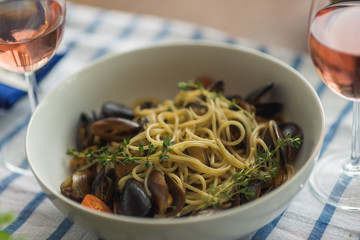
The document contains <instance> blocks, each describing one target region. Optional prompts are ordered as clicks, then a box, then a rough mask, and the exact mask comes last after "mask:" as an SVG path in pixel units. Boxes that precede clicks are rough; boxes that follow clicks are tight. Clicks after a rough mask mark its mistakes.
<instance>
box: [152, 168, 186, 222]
mask: <svg viewBox="0 0 360 240" xmlns="http://www.w3.org/2000/svg"><path fill="white" fill-rule="evenodd" d="M146 184H147V187H148V189H149V191H150V193H151V197H152V199H153V202H154V204H155V207H156V212H157V214H159V215H165V216H175V215H176V214H177V213H179V212H180V211H181V209H182V208H183V207H184V205H185V194H184V192H183V191H182V189H180V187H179V186H178V185H177V184H176V183H175V182H174V181H173V180H172V179H171V178H170V177H169V176H168V175H166V174H164V173H162V172H160V171H157V170H155V171H152V172H151V173H150V175H149V178H148V180H147V183H146Z"/></svg>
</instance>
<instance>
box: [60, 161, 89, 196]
mask: <svg viewBox="0 0 360 240" xmlns="http://www.w3.org/2000/svg"><path fill="white" fill-rule="evenodd" d="M95 176H96V167H95V165H94V164H89V165H87V166H86V167H83V168H81V169H79V170H77V171H76V172H75V173H74V174H73V175H72V176H70V177H68V178H67V179H66V180H65V181H64V182H62V183H61V185H60V191H61V193H62V194H63V195H64V196H66V197H68V198H70V199H73V200H75V201H77V202H81V201H82V199H83V198H84V197H85V195H86V194H88V193H90V192H91V185H92V183H93V181H94V179H95Z"/></svg>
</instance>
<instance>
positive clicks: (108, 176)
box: [91, 166, 116, 206]
mask: <svg viewBox="0 0 360 240" xmlns="http://www.w3.org/2000/svg"><path fill="white" fill-rule="evenodd" d="M115 185H116V174H115V168H114V167H108V166H103V167H102V168H101V170H100V171H99V173H98V174H97V175H96V177H95V179H94V181H93V182H92V184H91V194H93V195H95V196H96V197H97V198H99V199H100V200H102V201H103V202H104V203H106V204H107V205H109V206H111V204H112V202H111V201H112V198H113V195H114V191H115Z"/></svg>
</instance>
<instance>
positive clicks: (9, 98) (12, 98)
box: [0, 54, 64, 109]
mask: <svg viewBox="0 0 360 240" xmlns="http://www.w3.org/2000/svg"><path fill="white" fill-rule="evenodd" d="M63 56H64V54H55V55H54V56H53V57H52V58H51V59H50V61H49V62H48V63H47V64H46V65H45V66H43V67H42V68H40V69H39V70H38V71H36V73H35V75H36V79H37V82H38V83H39V82H40V81H41V80H42V79H44V77H45V76H46V75H47V74H48V73H49V72H50V70H51V69H52V68H53V67H54V66H55V65H56V63H57V62H58V61H60V59H61V58H62V57H63ZM24 95H26V92H24V91H22V90H19V89H16V88H13V87H10V86H7V85H5V84H2V83H0V109H9V108H11V107H12V106H13V105H14V104H15V103H16V102H17V101H18V100H19V99H20V98H21V97H23V96H24Z"/></svg>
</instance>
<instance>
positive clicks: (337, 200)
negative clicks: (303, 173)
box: [310, 152, 360, 211]
mask: <svg viewBox="0 0 360 240" xmlns="http://www.w3.org/2000/svg"><path fill="white" fill-rule="evenodd" d="M349 157H350V154H347V153H346V152H337V153H332V154H331V155H330V154H329V155H327V156H325V157H322V158H321V159H320V160H319V161H318V162H317V164H316V166H315V169H314V170H313V172H312V174H311V176H310V186H311V189H312V191H313V192H314V194H315V196H316V197H317V198H319V199H320V200H321V201H323V202H325V203H327V204H330V205H333V206H335V207H340V208H343V209H346V210H354V211H356V210H360V173H359V171H351V170H347V169H346V166H347V164H348V160H349Z"/></svg>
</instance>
